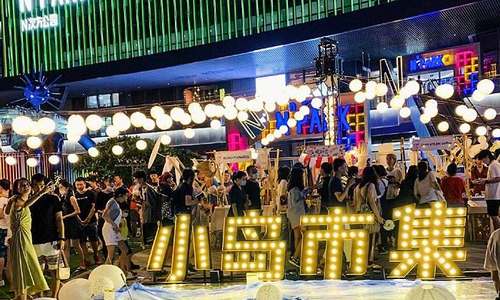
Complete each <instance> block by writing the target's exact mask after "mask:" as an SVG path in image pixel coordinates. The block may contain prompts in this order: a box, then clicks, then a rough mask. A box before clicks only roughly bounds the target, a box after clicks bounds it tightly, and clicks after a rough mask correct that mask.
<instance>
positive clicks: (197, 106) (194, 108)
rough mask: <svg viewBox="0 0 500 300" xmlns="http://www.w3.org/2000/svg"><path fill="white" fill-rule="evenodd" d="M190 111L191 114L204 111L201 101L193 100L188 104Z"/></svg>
mask: <svg viewBox="0 0 500 300" xmlns="http://www.w3.org/2000/svg"><path fill="white" fill-rule="evenodd" d="M188 111H189V113H190V114H195V113H197V112H203V109H202V108H201V105H200V103H198V102H191V103H190V104H189V105H188Z"/></svg>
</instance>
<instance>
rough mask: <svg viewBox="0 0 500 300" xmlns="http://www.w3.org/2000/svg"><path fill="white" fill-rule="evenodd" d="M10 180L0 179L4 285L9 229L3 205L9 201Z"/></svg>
mask: <svg viewBox="0 0 500 300" xmlns="http://www.w3.org/2000/svg"><path fill="white" fill-rule="evenodd" d="M9 191H10V182H9V181H8V180H7V179H2V180H0V286H4V285H5V281H4V280H3V271H4V267H5V259H6V258H7V239H8V234H7V233H8V230H9V216H8V215H6V214H5V211H4V209H5V207H6V206H7V203H8V202H9Z"/></svg>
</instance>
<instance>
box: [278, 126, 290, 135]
mask: <svg viewBox="0 0 500 300" xmlns="http://www.w3.org/2000/svg"><path fill="white" fill-rule="evenodd" d="M278 130H279V131H280V132H281V134H286V133H287V132H288V126H286V125H281V126H280V128H278Z"/></svg>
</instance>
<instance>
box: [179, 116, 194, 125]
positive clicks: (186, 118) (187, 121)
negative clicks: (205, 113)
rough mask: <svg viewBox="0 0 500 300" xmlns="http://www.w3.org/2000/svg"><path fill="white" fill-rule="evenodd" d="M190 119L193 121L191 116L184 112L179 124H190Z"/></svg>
mask: <svg viewBox="0 0 500 300" xmlns="http://www.w3.org/2000/svg"><path fill="white" fill-rule="evenodd" d="M191 121H193V119H192V118H191V115H190V114H184V116H182V119H181V124H182V125H184V126H187V125H189V124H191Z"/></svg>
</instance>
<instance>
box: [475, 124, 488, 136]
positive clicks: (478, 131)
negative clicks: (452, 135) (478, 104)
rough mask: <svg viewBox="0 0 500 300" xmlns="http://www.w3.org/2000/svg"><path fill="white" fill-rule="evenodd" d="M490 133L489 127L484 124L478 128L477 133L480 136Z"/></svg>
mask: <svg viewBox="0 0 500 300" xmlns="http://www.w3.org/2000/svg"><path fill="white" fill-rule="evenodd" d="M487 133H488V129H486V127H484V126H479V127H477V128H476V135H478V136H484V135H486V134H487Z"/></svg>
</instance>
